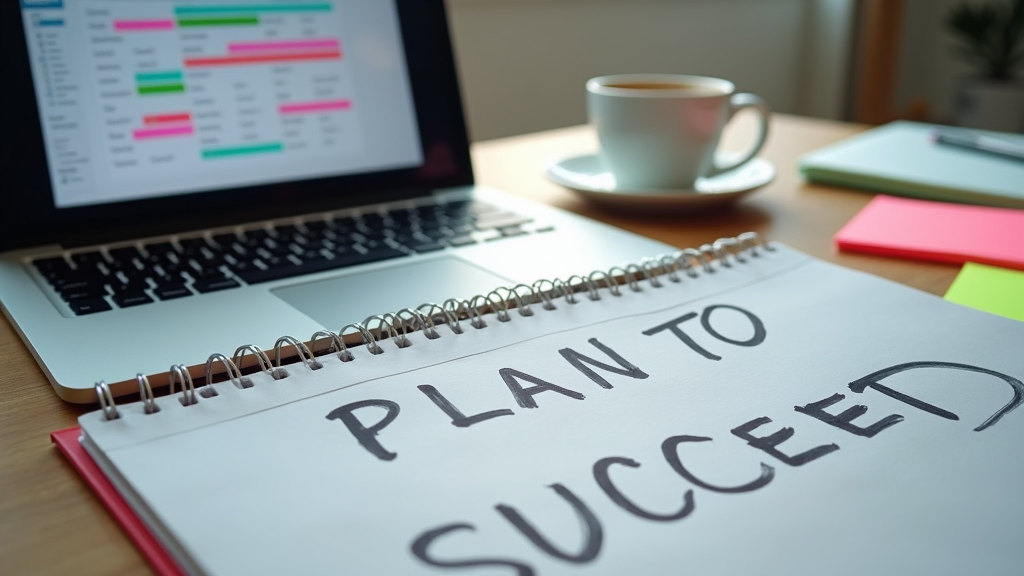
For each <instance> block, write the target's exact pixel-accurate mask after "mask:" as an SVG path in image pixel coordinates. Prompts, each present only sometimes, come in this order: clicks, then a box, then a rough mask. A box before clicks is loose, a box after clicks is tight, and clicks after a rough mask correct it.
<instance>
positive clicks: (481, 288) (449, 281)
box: [270, 258, 512, 332]
mask: <svg viewBox="0 0 1024 576" xmlns="http://www.w3.org/2000/svg"><path fill="white" fill-rule="evenodd" d="M511 284H512V283H511V282H510V281H509V280H508V279H506V278H502V277H501V276H498V275H496V274H493V273H491V272H487V271H485V270H483V269H481V268H477V267H476V266H474V265H472V264H469V263H467V262H464V261H462V260H458V259H456V258H437V259H434V260H428V261H425V262H419V263H415V264H404V265H401V266H394V267H391V268H385V269H383V270H374V271H372V272H363V273H359V274H350V275H347V276H339V277H336V278H329V279H327V280H318V281H315V282H306V283H303V284H294V285H292V286H284V287H281V288H273V289H271V290H270V292H271V293H272V294H274V295H275V296H277V297H278V298H280V299H282V300H284V301H285V302H287V303H288V304H290V305H291V306H293V307H294V308H296V309H298V310H299V311H300V312H302V313H303V314H305V315H306V316H309V317H310V318H312V319H313V320H315V321H317V322H319V323H320V324H321V325H323V326H324V327H325V328H327V329H328V330H332V331H334V332H337V331H338V330H341V328H342V327H344V326H345V325H347V324H351V323H353V322H362V321H363V320H365V319H366V318H368V317H370V316H373V315H375V314H386V313H388V312H398V311H399V310H401V309H403V308H416V307H417V306H419V305H420V304H424V303H427V302H436V303H438V304H440V303H442V302H444V301H445V300H447V299H448V298H453V297H456V298H471V297H473V296H475V295H477V294H487V293H488V292H490V291H491V290H494V289H495V288H497V287H499V286H510V285H511Z"/></svg>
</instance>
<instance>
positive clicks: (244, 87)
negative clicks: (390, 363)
mask: <svg viewBox="0 0 1024 576" xmlns="http://www.w3.org/2000/svg"><path fill="white" fill-rule="evenodd" d="M2 10H3V11H4V12H3V20H2V24H0V25H2V26H3V27H4V28H5V29H4V32H5V34H7V35H8V36H9V37H13V38H14V39H15V40H16V42H15V43H14V44H15V45H14V54H13V58H8V63H9V64H10V65H13V69H10V70H9V71H8V74H10V75H12V76H13V77H8V81H7V86H8V90H7V100H6V102H7V106H8V110H9V111H11V112H12V114H9V115H8V117H7V118H6V121H5V126H6V128H7V131H8V138H9V141H11V142H17V145H15V146H11V147H10V148H9V154H10V155H11V157H10V158H9V161H10V164H8V171H7V174H6V175H5V185H4V188H5V190H6V194H5V197H6V198H5V205H4V220H5V222H4V226H3V227H2V228H0V304H2V307H3V312H4V314H5V315H6V316H7V318H8V319H9V320H10V322H11V324H12V326H14V328H15V330H16V331H17V332H18V334H19V335H20V336H21V338H22V339H23V340H24V342H25V343H26V345H27V346H28V347H29V348H30V350H31V351H32V354H33V355H34V356H35V358H36V360H37V361H38V362H39V365H40V366H41V367H42V369H43V371H44V372H45V373H46V376H47V377H48V378H49V380H50V382H51V383H52V385H53V387H54V389H55V390H56V392H57V394H58V395H59V396H60V397H61V398H63V399H64V400H66V401H69V402H75V403H90V402H95V401H96V393H95V383H96V382H97V381H100V380H103V381H105V382H107V383H108V385H109V386H110V387H111V390H112V391H113V393H114V395H123V394H130V393H137V392H138V390H139V386H138V384H137V382H136V375H137V374H140V373H141V374H146V375H152V376H153V378H154V380H153V384H154V385H159V384H161V383H166V381H167V380H166V377H164V378H163V379H162V380H161V379H160V377H159V376H158V375H160V374H164V375H166V374H167V372H168V369H169V368H170V367H171V365H177V364H184V365H186V366H193V367H194V366H197V365H198V366H201V365H202V363H203V362H205V360H206V358H207V357H208V356H209V355H210V354H211V353H217V352H219V353H223V354H225V355H227V356H231V354H232V353H233V352H234V351H235V350H236V348H238V347H239V346H241V345H248V344H252V345H256V346H259V347H261V348H263V349H265V350H269V349H272V348H273V347H274V344H275V342H277V340H278V338H279V337H281V336H283V335H289V336H292V337H294V338H296V339H298V340H306V339H309V338H310V337H311V335H313V334H314V333H316V332H318V331H321V330H330V331H333V332H335V333H338V332H339V331H341V330H342V329H343V328H344V327H347V326H349V325H350V324H352V323H357V322H363V321H364V320H365V319H367V318H369V317H372V316H374V315H379V314H384V313H394V312H396V311H400V310H403V309H406V308H416V307H418V306H420V305H421V304H425V303H431V302H436V303H441V302H443V301H445V300H447V299H449V298H452V297H457V298H471V297H472V296H474V295H477V294H487V293H488V292H490V291H491V290H493V289H495V288H496V287H499V286H515V285H517V284H520V283H525V284H527V285H529V284H531V283H533V282H534V281H536V280H538V279H544V278H548V279H551V278H567V277H569V276H571V275H573V274H587V273H589V272H591V271H593V270H606V269H608V268H609V267H611V266H614V265H620V264H623V263H627V262H633V261H636V260H638V259H640V258H642V257H645V256H650V255H653V254H658V253H662V252H665V251H668V250H670V247H668V246H666V245H664V244H661V243H658V242H655V241H652V240H649V239H645V238H642V237H639V236H637V235H634V234H631V233H627V232H625V231H622V230H619V229H616V228H613V227H609V226H606V225H603V224H600V223H597V222H594V221H591V220H588V219H584V218H582V217H579V216H576V215H573V214H570V213H567V212H565V211H561V210H558V209H555V208H552V207H549V206H544V205H540V204H536V203H531V202H528V201H525V200H523V199H518V198H516V197H514V196H510V195H507V194H504V193H502V192H500V191H496V190H487V189H483V188H481V187H478V186H474V183H473V172H472V166H471V163H470V157H469V144H468V138H467V135H466V127H465V121H464V118H463V113H462V107H461V102H460V96H459V85H458V79H457V75H456V68H455V63H454V59H453V55H452V48H451V43H450V38H449V33H448V25H447V20H446V15H445V10H444V2H443V1H442V0H301V1H298V0H296V1H284V0H174V1H171V0H19V2H5V3H4V6H3V8H2ZM14 112H16V113H14ZM539 169H540V168H539V167H538V170H539Z"/></svg>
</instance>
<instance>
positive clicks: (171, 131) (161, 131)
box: [132, 125, 195, 140]
mask: <svg viewBox="0 0 1024 576" xmlns="http://www.w3.org/2000/svg"><path fill="white" fill-rule="evenodd" d="M194 132H195V129H194V128H192V125H187V126H168V127H166V128H141V129H139V130H136V131H134V132H132V137H133V138H134V139H136V140H149V139H151V138H168V137H171V136H188V135H190V134H193V133H194Z"/></svg>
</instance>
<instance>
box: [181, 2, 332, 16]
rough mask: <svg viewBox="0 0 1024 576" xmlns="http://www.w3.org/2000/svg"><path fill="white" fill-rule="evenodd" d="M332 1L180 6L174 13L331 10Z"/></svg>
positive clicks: (182, 14) (183, 14)
mask: <svg viewBox="0 0 1024 576" xmlns="http://www.w3.org/2000/svg"><path fill="white" fill-rule="evenodd" d="M331 9H332V6H331V3H330V2H316V3H309V4H249V5H242V6H240V5H237V4H236V5H228V6H178V7H176V8H175V9H174V13H175V14H176V15H178V16H186V15H194V14H239V13H243V12H244V13H246V14H250V13H254V12H330V11H331Z"/></svg>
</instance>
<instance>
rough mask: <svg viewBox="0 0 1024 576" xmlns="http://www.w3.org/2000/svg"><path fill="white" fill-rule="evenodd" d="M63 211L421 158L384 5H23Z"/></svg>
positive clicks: (252, 1) (130, 0)
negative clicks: (68, 208) (73, 207)
mask: <svg viewBox="0 0 1024 576" xmlns="http://www.w3.org/2000/svg"><path fill="white" fill-rule="evenodd" d="M22 23H23V25H24V27H25V33H26V37H27V39H28V42H27V44H28V55H29V59H30V62H31V68H32V77H33V78H32V79H33V83H34V85H35V94H36V102H37V105H38V108H39V120H40V124H41V125H42V129H43V136H44V146H45V148H46V155H47V160H48V165H49V173H50V179H51V182H52V194H53V198H54V203H55V205H56V206H57V207H58V208H64V207H72V206H80V205H84V204H96V203H104V202H118V201H124V200H134V199H141V198H151V197H157V196H164V195H168V194H181V193H192V192H203V191H209V190H216V189H221V188H226V187H239V186H249V185H255V184H266V183H275V182H284V181H292V180H300V179H308V178H316V177H325V176H337V175H343V174H349V173H353V172H369V171H374V170H381V169H391V168H403V167H411V166H418V165H419V164H420V163H421V162H422V155H421V150H420V140H419V134H418V131H417V126H416V118H415V113H414V109H413V102H412V93H411V91H410V86H409V82H408V77H407V76H406V75H405V74H395V73H394V71H395V70H404V69H405V68H406V65H405V61H404V52H403V49H402V38H401V34H400V30H399V25H398V15H397V13H396V10H395V6H394V5H393V4H392V3H390V2H382V1H381V0H344V1H341V0H316V1H303V2H295V1H288V2H282V1H280V0H276V1H275V0H269V1H268V0H34V1H33V0H22Z"/></svg>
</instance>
